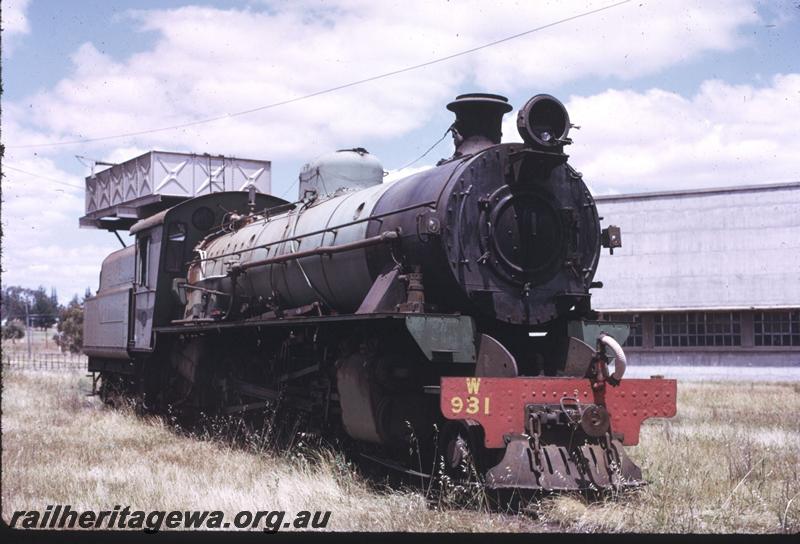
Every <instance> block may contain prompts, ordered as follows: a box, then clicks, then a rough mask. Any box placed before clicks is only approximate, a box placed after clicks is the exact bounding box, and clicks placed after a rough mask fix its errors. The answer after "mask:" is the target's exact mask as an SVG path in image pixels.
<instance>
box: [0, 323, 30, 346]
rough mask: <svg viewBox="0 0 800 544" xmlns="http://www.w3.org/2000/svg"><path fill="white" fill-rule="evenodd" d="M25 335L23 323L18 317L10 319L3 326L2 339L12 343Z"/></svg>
mask: <svg viewBox="0 0 800 544" xmlns="http://www.w3.org/2000/svg"><path fill="white" fill-rule="evenodd" d="M24 337H25V325H24V324H23V323H22V321H20V320H19V319H11V320H9V321H8V323H6V324H5V325H4V326H3V340H11V342H12V343H14V342H16V341H17V340H19V339H21V338H24Z"/></svg>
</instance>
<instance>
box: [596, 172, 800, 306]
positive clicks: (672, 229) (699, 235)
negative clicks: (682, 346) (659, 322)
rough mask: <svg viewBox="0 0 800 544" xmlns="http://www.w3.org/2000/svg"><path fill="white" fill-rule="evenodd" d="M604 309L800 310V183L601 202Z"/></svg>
mask: <svg viewBox="0 0 800 544" xmlns="http://www.w3.org/2000/svg"><path fill="white" fill-rule="evenodd" d="M597 205H598V209H599V211H600V215H601V216H603V217H604V221H603V225H604V226H605V225H609V224H614V225H619V226H620V227H621V228H622V248H621V249H617V250H615V251H614V255H613V256H612V255H609V254H608V250H607V249H604V250H603V256H602V257H601V259H600V267H599V269H598V273H597V276H596V279H598V280H600V281H602V282H603V283H604V285H605V286H604V288H602V289H596V290H593V291H592V293H593V297H592V298H593V306H594V307H595V308H597V309H599V310H605V311H648V310H649V311H661V310H681V309H727V308H737V309H739V308H741V309H743V308H778V307H794V308H797V307H800V183H791V184H781V185H764V186H758V187H744V188H731V189H720V190H708V191H695V192H681V193H679V192H676V193H661V194H650V195H625V196H615V197H599V198H598V199H597Z"/></svg>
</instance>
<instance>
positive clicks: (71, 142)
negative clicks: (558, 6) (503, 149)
mask: <svg viewBox="0 0 800 544" xmlns="http://www.w3.org/2000/svg"><path fill="white" fill-rule="evenodd" d="M630 1H631V0H622V1H621V2H617V3H615V4H609V5H607V6H603V7H601V8H597V9H593V10H590V11H585V12H583V13H579V14H577V15H572V16H570V17H566V18H564V19H559V20H558V21H554V22H552V23H548V24H546V25H542V26H538V27H536V28H532V29H530V30H526V31H524V32H520V33H518V34H514V35H512V36H507V37H505V38H501V39H499V40H495V41H493V42H489V43H485V44H483V45H479V46H477V47H473V48H471V49H465V50H464V51H459V52H457V53H453V54H451V55H447V56H444V57H439V58H436V59H433V60H429V61H427V62H423V63H420V64H414V65H412V66H407V67H405V68H400V69H398V70H393V71H391V72H385V73H383V74H379V75H375V76H371V77H368V78H364V79H359V80H357V81H352V82H350V83H345V84H342V85H337V86H336V87H330V88H328V89H323V90H321V91H315V92H313V93H309V94H305V95H302V96H296V97H294V98H289V99H286V100H281V101H279V102H273V103H271V104H266V105H264V106H258V107H256V108H250V109H247V110H242V111H237V112H233V113H226V114H223V115H218V116H216V117H208V118H206V119H198V120H196V121H188V122H186V123H180V124H176V125H170V126H165V127H159V128H152V129H146V130H139V131H135V132H125V133H120V134H113V135H109V136H97V137H95V138H82V139H77V140H62V141H58V142H48V143H41V144H25V145H10V146H6V147H7V148H8V149H22V148H34V147H55V146H65V145H75V144H85V143H90V142H99V141H103V140H114V139H118V138H128V137H131V136H142V135H145V134H152V133H155V132H164V131H167V130H175V129H179V128H188V127H192V126H196V125H202V124H205V123H212V122H214V121H221V120H222V119H229V118H231V117H238V116H241V115H247V114H250V113H255V112H257V111H264V110H269V109H273V108H277V107H279V106H285V105H287V104H293V103H295V102H300V101H301V100H307V99H309V98H314V97H316V96H320V95H323V94H328V93H332V92H335V91H340V90H342V89H347V88H350V87H355V86H356V85H362V84H364V83H369V82H371V81H377V80H379V79H384V78H387V77H391V76H396V75H398V74H403V73H406V72H411V71H412V70H418V69H420V68H425V67H427V66H432V65H434V64H439V63H441V62H445V61H448V60H452V59H454V58H457V57H461V56H464V55H468V54H470V53H475V52H476V51H480V50H481V49H486V48H488V47H493V46H495V45H498V44H501V43H505V42H508V41H511V40H515V39H517V38H521V37H522V36H527V35H529V34H533V33H534V32H539V31H541V30H545V29H548V28H552V27H554V26H557V25H560V24H563V23H567V22H570V21H574V20H576V19H580V18H583V17H588V16H590V15H594V14H596V13H600V12H602V11H606V10H609V9H612V8H615V7H618V6H621V5H623V4H627V3H628V2H630Z"/></svg>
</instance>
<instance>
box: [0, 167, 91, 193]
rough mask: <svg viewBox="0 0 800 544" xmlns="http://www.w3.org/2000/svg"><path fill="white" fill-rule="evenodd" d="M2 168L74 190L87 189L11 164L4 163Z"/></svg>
mask: <svg viewBox="0 0 800 544" xmlns="http://www.w3.org/2000/svg"><path fill="white" fill-rule="evenodd" d="M2 167H3V168H8V169H9V170H14V171H16V172H19V173H20V174H25V175H28V176H32V177H34V178H41V179H46V180H47V181H52V182H53V183H58V184H59V185H66V186H67V187H72V188H73V189H80V190H83V189H85V187H81V186H80V185H73V184H72V183H67V182H66V181H61V180H57V179H53V178H49V177H47V176H43V175H41V174H34V173H33V172H28V171H26V170H22V169H21V168H17V167H16V166H11V165H10V164H7V163H2Z"/></svg>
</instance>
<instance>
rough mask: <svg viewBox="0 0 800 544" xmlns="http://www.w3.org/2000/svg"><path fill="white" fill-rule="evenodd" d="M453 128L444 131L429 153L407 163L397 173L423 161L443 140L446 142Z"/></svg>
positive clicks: (429, 149)
mask: <svg viewBox="0 0 800 544" xmlns="http://www.w3.org/2000/svg"><path fill="white" fill-rule="evenodd" d="M452 128H453V127H450V128H448V129H447V130H445V131H444V134H442V137H441V138H439V139H438V140H436V143H434V144H433V145H432V146H430V147H429V148H428V150H427V151H425V153H423V154H422V155H420V156H419V157H417V158H416V159H414V160H413V161H411V162H409V163H406V164H405V165H403V166H401V167H400V168H398V169H397V170H395V172H400V171H401V170H405V169H406V168H408V167H409V166H411V165H412V164H415V163H416V162H417V161H419V160H420V159H422V158H423V157H425V155H427V154H428V153H430V152H431V151H433V148H434V147H436V146H437V145H439V144H440V143H442V140H444V139H445V138H446V137H447V135H448V134H450V131H451V130H452Z"/></svg>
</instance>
